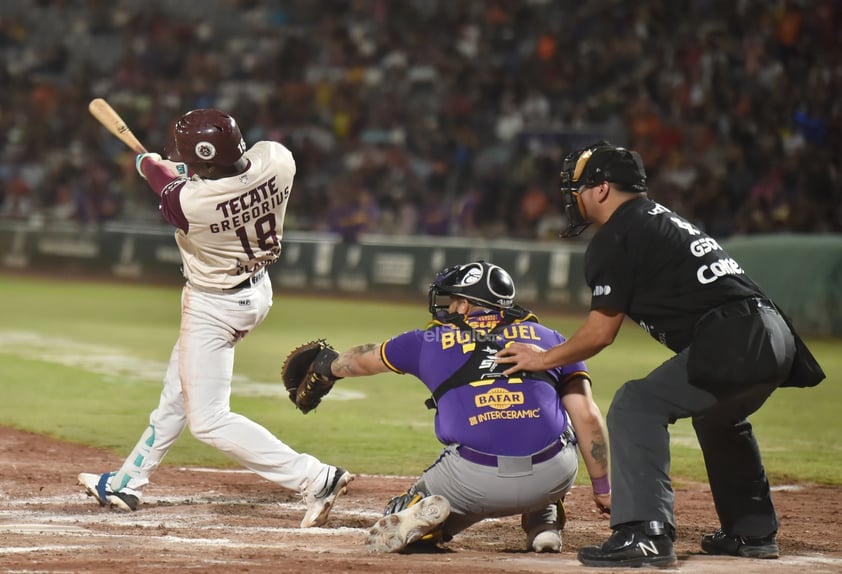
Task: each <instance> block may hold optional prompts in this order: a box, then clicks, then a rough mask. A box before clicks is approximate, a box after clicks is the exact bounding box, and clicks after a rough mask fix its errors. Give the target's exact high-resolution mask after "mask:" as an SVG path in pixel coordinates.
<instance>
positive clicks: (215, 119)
mask: <svg viewBox="0 0 842 574" xmlns="http://www.w3.org/2000/svg"><path fill="white" fill-rule="evenodd" d="M167 139H168V142H167V143H168V144H169V145H168V146H167V147H168V148H171V149H167V155H168V156H169V158H170V159H172V160H173V161H183V162H184V163H186V164H212V165H219V166H232V165H234V164H236V163H237V161H239V159H240V158H241V157H242V156H243V154H244V153H245V151H246V142H245V140H244V139H243V134H242V133H241V132H240V127H239V126H238V125H237V122H236V121H235V120H234V118H232V117H231V116H229V115H228V114H226V113H225V112H221V111H219V110H214V109H200V110H192V111H189V112H187V113H186V114H184V115H183V116H181V117H180V118H179V119H178V120H177V121H176V122H175V125H173V126H172V128H171V133H170V134H169V135H168V138H167ZM176 158H177V159H176Z"/></svg>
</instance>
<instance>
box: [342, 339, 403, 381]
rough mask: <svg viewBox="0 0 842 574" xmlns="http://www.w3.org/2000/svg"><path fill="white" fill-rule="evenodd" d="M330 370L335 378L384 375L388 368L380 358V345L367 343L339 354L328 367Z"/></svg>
mask: <svg viewBox="0 0 842 574" xmlns="http://www.w3.org/2000/svg"><path fill="white" fill-rule="evenodd" d="M330 370H331V372H333V374H334V376H337V377H363V376H366V375H376V374H379V373H385V372H386V371H388V370H389V367H387V366H386V364H385V363H384V362H383V359H382V358H381V357H380V345H377V344H374V343H368V344H366V345H357V346H356V347H351V348H350V349H348V350H347V351H345V352H344V353H341V354H340V355H339V356H338V357H337V358H336V359H335V360H334V361H333V363H332V364H331V365H330Z"/></svg>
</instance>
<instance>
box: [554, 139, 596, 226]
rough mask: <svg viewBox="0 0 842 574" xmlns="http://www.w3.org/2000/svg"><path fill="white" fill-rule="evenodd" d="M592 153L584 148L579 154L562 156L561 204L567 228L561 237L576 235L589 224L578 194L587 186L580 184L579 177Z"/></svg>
mask: <svg viewBox="0 0 842 574" xmlns="http://www.w3.org/2000/svg"><path fill="white" fill-rule="evenodd" d="M592 153H593V150H585V151H584V152H582V153H581V154H579V153H577V152H574V153H572V154H569V155H568V156H567V157H565V158H564V163H563V164H562V168H561V204H562V206H563V207H564V214H565V215H566V216H567V228H565V229H564V230H562V232H561V233H560V236H561V237H576V236H577V235H579V234H581V233H582V232H583V231H584V230H585V229H587V228H588V226H589V225H590V224H591V222H590V221H588V212H587V210H586V209H585V205H584V204H583V203H582V198H581V197H580V195H581V193H582V191H583V190H584V189H586V187H587V186H586V185H582V184H583V182H582V181H581V178H582V172H583V171H584V169H585V164H587V163H588V160H589V159H590V157H591V154H592Z"/></svg>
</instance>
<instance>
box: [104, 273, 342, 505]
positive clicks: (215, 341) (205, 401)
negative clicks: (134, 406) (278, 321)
mask: <svg viewBox="0 0 842 574" xmlns="http://www.w3.org/2000/svg"><path fill="white" fill-rule="evenodd" d="M271 307H272V282H271V280H270V279H269V278H268V277H266V278H264V279H263V280H262V281H260V282H258V283H257V284H256V285H253V286H251V287H246V288H244V289H240V290H238V291H234V292H230V291H229V292H224V291H221V290H219V291H210V290H206V289H200V288H197V287H193V286H192V285H190V284H189V283H188V284H186V285H185V286H184V289H183V290H182V296H181V329H180V333H179V337H178V341H177V342H176V344H175V347H174V348H173V351H172V355H171V356H170V362H169V367H168V368H167V373H166V376H165V377H164V387H163V390H162V391H161V397H160V402H159V403H158V408H156V409H155V410H154V411H152V414H151V415H150V417H149V426H148V427H147V429H146V430H145V431H144V433H143V434H142V435H141V438H140V440H139V441H138V443H137V445H136V446H135V448H134V450H133V451H132V453H131V454H130V455H129V457H128V458H127V459H126V461H125V462H124V463H123V465H122V467H121V468H120V471H119V472H118V473H117V474H116V475H115V476H114V477H112V478H111V480H110V483H109V486H110V488H111V490H112V491H118V490H121V489H129V490H131V491H133V492H134V493H136V494H140V491H141V490H142V489H143V487H144V486H146V484H147V483H148V482H149V477H150V475H151V474H152V472H153V471H154V470H155V469H156V468H158V465H159V464H160V463H161V460H162V459H163V458H164V455H166V453H167V451H168V450H169V448H170V447H171V446H172V445H173V444H174V443H175V441H176V439H178V437H179V436H180V435H181V433H182V431H184V428H185V427H188V428H189V429H190V431H191V432H192V433H193V436H195V437H196V438H197V439H199V440H200V441H202V442H204V443H206V444H208V445H210V446H213V447H215V448H217V449H219V450H220V451H222V452H224V453H225V454H227V455H229V456H230V457H232V458H233V459H235V460H236V461H238V462H239V463H240V464H242V465H243V466H245V467H246V468H248V469H249V470H252V471H254V472H256V473H257V474H259V475H260V476H262V477H263V478H265V479H267V480H269V481H272V482H274V483H276V484H278V485H280V486H282V487H284V488H286V489H289V490H292V491H298V492H303V491H304V490H306V488H307V486H308V485H309V484H310V483H311V482H312V481H316V480H322V479H324V478H325V476H326V475H325V474H324V473H327V472H329V470H330V468H331V467H330V466H328V465H326V464H323V463H321V462H320V461H319V460H318V459H316V458H315V457H313V456H311V455H309V454H301V453H298V452H296V451H295V450H293V449H292V448H290V447H289V446H287V445H286V444H284V443H283V442H281V441H280V440H279V439H278V438H276V437H275V436H274V435H273V434H272V433H270V432H269V431H268V430H266V429H265V428H264V427H262V426H261V425H259V424H257V423H256V422H254V421H251V420H249V419H247V418H246V417H244V416H242V415H239V414H237V413H232V412H231V408H230V396H231V377H232V374H233V370H234V346H235V345H236V344H237V342H239V341H240V339H242V338H243V337H245V335H246V334H248V332H249V331H251V330H252V329H254V328H255V327H257V326H258V325H259V324H260V323H261V322H263V320H264V319H265V318H266V316H267V314H268V313H269V309H270V308H271Z"/></svg>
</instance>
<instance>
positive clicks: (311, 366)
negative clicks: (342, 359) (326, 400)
mask: <svg viewBox="0 0 842 574" xmlns="http://www.w3.org/2000/svg"><path fill="white" fill-rule="evenodd" d="M338 356H339V353H337V352H336V350H334V348H333V347H331V346H330V344H329V343H328V342H327V341H325V340H324V339H317V340H315V341H310V342H309V343H305V344H303V345H300V346H298V347H296V348H295V349H293V350H292V351H290V353H289V355H287V358H286V359H285V360H284V364H283V367H281V380H282V381H283V382H284V387H286V390H287V392H289V400H291V401H292V403H293V404H294V405H295V406H296V407H298V408H299V409H300V410H301V412H302V413H304V414H305V415H306V414H307V413H309V412H310V411H312V410H313V409H315V408H316V407H317V406H319V403H321V402H322V397H324V396H325V395H326V394H328V393H329V392H330V390H331V389H332V388H333V384H334V383H335V382H336V381H338V380H339V379H340V378H341V377H336V376H334V375H333V373H331V372H330V364H331V363H332V362H333V360H334V359H336V357H338Z"/></svg>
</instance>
